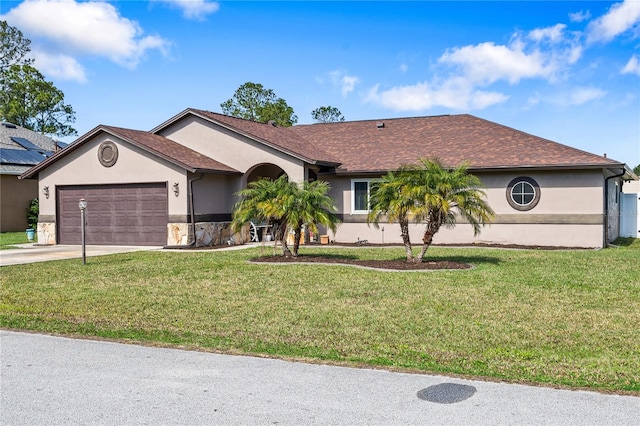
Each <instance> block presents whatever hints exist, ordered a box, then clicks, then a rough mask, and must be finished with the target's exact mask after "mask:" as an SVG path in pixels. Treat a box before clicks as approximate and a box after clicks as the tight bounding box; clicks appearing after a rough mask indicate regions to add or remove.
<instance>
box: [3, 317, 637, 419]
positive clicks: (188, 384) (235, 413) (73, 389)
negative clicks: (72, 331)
mask: <svg viewBox="0 0 640 426" xmlns="http://www.w3.org/2000/svg"><path fill="white" fill-rule="evenodd" d="M0 356H1V370H0V374H1V388H0V423H1V424H3V425H151V424H152V425H253V424H256V425H267V424H288V425H365V424H366V425H418V424H419V425H425V424H430V425H515V424H517V425H522V424H525V425H527V424H530V425H534V424H535V425H637V424H640V398H638V397H633V396H621V395H605V394H599V393H595V392H586V391H569V390H558V389H551V388H544V387H532V386H523V385H514V384H505V383H492V382H482V381H474V380H462V379H458V378H451V377H445V376H435V375H424V374H405V373H394V372H388V371H382V370H370V369H357V368H346V367H336V366H328V365H317V364H305V363H299V362H289V361H283V360H277V359H266V358H256V357H248V356H231V355H220V354H212V353H204V352H194V351H185V350H178V349H166V348H153V347H146V346H137V345H128V344H121V343H113V342H104V341H92V340H79V339H69V338H61V337H53V336H47V335H39V334H29V333H17V332H9V331H4V330H1V331H0Z"/></svg>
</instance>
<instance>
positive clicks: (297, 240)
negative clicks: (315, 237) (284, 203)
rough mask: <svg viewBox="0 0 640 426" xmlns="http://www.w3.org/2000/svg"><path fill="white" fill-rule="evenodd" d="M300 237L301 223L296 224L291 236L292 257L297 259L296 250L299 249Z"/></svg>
mask: <svg viewBox="0 0 640 426" xmlns="http://www.w3.org/2000/svg"><path fill="white" fill-rule="evenodd" d="M300 235H302V222H298V224H297V225H296V229H295V231H294V234H293V257H298V249H299V248H300Z"/></svg>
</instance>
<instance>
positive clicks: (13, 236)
mask: <svg viewBox="0 0 640 426" xmlns="http://www.w3.org/2000/svg"><path fill="white" fill-rule="evenodd" d="M28 242H29V240H28V239H27V233H26V232H24V231H22V232H0V250H4V249H13V248H17V247H16V246H15V245H16V244H26V243H28ZM32 242H35V241H32Z"/></svg>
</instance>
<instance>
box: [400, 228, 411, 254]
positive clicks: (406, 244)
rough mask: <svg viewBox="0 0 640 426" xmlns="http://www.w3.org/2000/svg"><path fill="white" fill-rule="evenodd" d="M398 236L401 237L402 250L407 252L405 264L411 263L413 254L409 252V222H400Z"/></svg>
mask: <svg viewBox="0 0 640 426" xmlns="http://www.w3.org/2000/svg"><path fill="white" fill-rule="evenodd" d="M400 235H401V236H402V243H403V244H404V249H405V251H406V252H407V262H411V261H412V260H413V252H412V251H411V239H410V238H409V221H406V220H402V221H400Z"/></svg>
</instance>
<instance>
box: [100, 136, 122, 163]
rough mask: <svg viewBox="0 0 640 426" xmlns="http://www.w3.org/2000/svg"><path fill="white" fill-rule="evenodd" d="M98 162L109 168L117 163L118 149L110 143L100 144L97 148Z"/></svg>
mask: <svg viewBox="0 0 640 426" xmlns="http://www.w3.org/2000/svg"><path fill="white" fill-rule="evenodd" d="M98 160H100V164H102V165H103V166H105V167H111V166H113V165H114V164H116V161H118V147H117V146H116V144H115V143H113V142H111V141H106V142H102V143H101V144H100V147H99V148H98Z"/></svg>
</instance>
